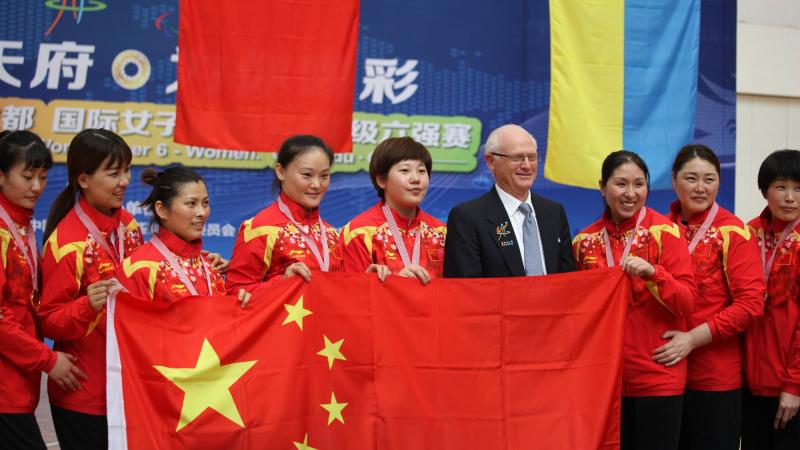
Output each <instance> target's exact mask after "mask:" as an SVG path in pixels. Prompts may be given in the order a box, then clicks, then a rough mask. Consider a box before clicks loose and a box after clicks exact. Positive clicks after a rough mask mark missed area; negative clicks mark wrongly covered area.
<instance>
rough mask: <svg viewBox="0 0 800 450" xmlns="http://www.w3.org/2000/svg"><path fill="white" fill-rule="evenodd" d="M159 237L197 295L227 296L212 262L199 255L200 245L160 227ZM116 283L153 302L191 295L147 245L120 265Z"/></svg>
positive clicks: (173, 299) (166, 264)
mask: <svg viewBox="0 0 800 450" xmlns="http://www.w3.org/2000/svg"><path fill="white" fill-rule="evenodd" d="M158 237H159V238H161V241H162V242H164V245H165V246H166V247H167V249H169V250H170V251H172V253H174V254H175V256H176V259H177V260H178V263H179V264H180V265H181V266H182V267H183V268H184V270H186V272H187V273H188V275H189V281H191V282H192V285H193V286H194V288H195V289H196V290H197V294H198V295H208V296H213V295H226V292H225V280H223V279H222V275H220V273H219V272H217V271H216V270H214V269H213V268H212V266H211V260H210V259H209V258H208V257H207V256H204V255H201V254H200V250H202V248H203V242H202V241H201V240H200V239H198V240H197V241H194V242H191V243H190V242H186V241H184V240H183V239H181V238H179V237H177V236H175V235H174V234H172V233H170V232H169V231H167V230H166V229H165V228H163V227H161V229H160V230H159V231H158ZM203 261H205V263H206V264H207V267H208V273H209V275H210V276H211V292H209V291H208V283H207V282H206V277H205V272H204V270H203ZM117 280H119V281H120V283H122V285H123V286H125V288H127V289H128V291H129V292H130V293H131V295H134V296H136V297H139V298H141V299H144V300H149V301H156V302H174V301H175V300H178V299H181V298H183V297H188V296H190V295H192V294H191V292H189V290H188V289H187V288H186V286H185V285H184V284H183V282H182V281H181V279H180V277H179V276H178V274H177V273H176V272H175V271H174V270H173V269H172V267H171V266H170V265H169V264H168V263H167V261H165V260H164V257H163V256H162V255H161V253H160V252H159V251H158V250H157V249H156V247H155V246H154V245H153V244H152V243H151V242H148V243H146V244H144V245H142V246H141V247H139V248H138V249H136V250H135V251H134V252H133V253H132V254H131V255H130V256H129V257H127V258H125V260H124V261H123V262H122V267H120V268H119V270H117Z"/></svg>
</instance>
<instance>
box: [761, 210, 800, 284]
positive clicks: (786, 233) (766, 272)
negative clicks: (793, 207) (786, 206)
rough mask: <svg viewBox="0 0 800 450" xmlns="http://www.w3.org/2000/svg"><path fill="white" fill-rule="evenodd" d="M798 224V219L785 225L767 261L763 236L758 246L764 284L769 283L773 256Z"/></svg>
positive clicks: (799, 218) (773, 260)
mask: <svg viewBox="0 0 800 450" xmlns="http://www.w3.org/2000/svg"><path fill="white" fill-rule="evenodd" d="M798 223H800V217H798V218H797V219H794V222H792V223H790V224H788V225H786V228H784V229H783V232H781V238H780V240H778V243H777V244H775V247H774V248H773V249H772V255H770V257H769V261H768V260H767V236H766V233H765V234H764V239H763V240H762V241H761V242H760V243H759V244H760V245H759V246H760V247H761V268H762V269H763V270H764V282H765V283H769V273H770V271H771V270H772V264H773V263H774V262H775V255H777V254H778V249H780V247H781V245H782V244H783V242H784V241H786V239H788V238H789V235H790V234H791V233H792V230H794V227H796V226H797V224H798Z"/></svg>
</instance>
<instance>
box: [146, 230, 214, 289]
mask: <svg viewBox="0 0 800 450" xmlns="http://www.w3.org/2000/svg"><path fill="white" fill-rule="evenodd" d="M150 242H151V243H152V244H153V246H154V247H155V248H156V250H158V252H159V253H161V255H162V256H164V259H166V260H167V263H168V264H169V265H170V266H172V269H173V270H175V273H177V274H178V278H180V279H181V282H182V283H183V284H184V285H185V286H186V289H188V290H189V293H190V294H192V295H200V294H198V293H197V289H196V288H195V287H194V284H193V283H192V281H191V280H190V279H189V274H188V273H187V272H186V269H184V268H183V266H181V264H180V262H178V258H177V257H176V256H175V253H172V252H171V251H170V250H169V249H168V248H167V246H166V245H164V242H163V241H162V240H161V238H159V237H158V236H153V237H152V238H151V239H150ZM200 263H201V264H202V265H203V276H205V278H206V286H207V287H208V295H214V294H213V291H212V290H211V274H210V273H209V271H208V264H207V263H206V261H205V260H204V259H203V257H202V256H201V257H200Z"/></svg>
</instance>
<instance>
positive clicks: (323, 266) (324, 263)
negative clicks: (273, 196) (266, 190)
mask: <svg viewBox="0 0 800 450" xmlns="http://www.w3.org/2000/svg"><path fill="white" fill-rule="evenodd" d="M278 209H280V210H281V212H282V213H283V215H284V216H286V218H287V219H289V220H290V221H291V222H292V223H293V224H294V226H295V227H297V229H298V230H299V231H300V234H301V235H302V236H303V240H305V241H306V245H308V248H309V250H311V253H313V254H314V257H315V258H316V259H317V263H318V264H319V269H320V270H321V271H323V272H327V271H328V268H329V267H330V253H329V252H328V230H327V229H326V228H325V224H324V223H322V216H320V217H319V235H320V239H319V240H320V241H321V242H322V254H321V255H320V251H319V248H318V247H317V243H316V242H314V239H313V238H311V234H310V233H309V232H310V231H311V230H310V228H311V227H308V226H306V225H300V224H299V223H297V220H295V219H294V216H293V215H292V212H291V211H290V210H289V207H288V206H286V203H283V199H281V198H280V196H278Z"/></svg>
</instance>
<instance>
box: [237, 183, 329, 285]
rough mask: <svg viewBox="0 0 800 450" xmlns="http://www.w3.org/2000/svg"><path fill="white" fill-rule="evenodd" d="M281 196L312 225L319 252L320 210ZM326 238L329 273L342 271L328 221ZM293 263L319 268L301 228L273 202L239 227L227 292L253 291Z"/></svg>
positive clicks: (299, 218) (296, 214) (298, 217)
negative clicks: (307, 209)
mask: <svg viewBox="0 0 800 450" xmlns="http://www.w3.org/2000/svg"><path fill="white" fill-rule="evenodd" d="M280 195H281V198H282V199H283V202H284V203H286V206H288V207H289V210H290V211H291V212H292V215H294V218H295V220H297V222H298V223H299V224H301V225H307V226H310V227H311V238H312V239H313V240H314V242H315V243H316V244H317V248H318V249H319V250H320V252H321V251H322V245H321V244H320V242H321V241H320V239H321V237H320V229H319V223H318V220H319V209H314V210H311V211H306V210H305V209H304V208H303V207H302V206H300V205H299V204H298V203H296V202H295V201H294V200H292V199H290V198H289V197H287V196H286V195H285V194H283V193H281V194H280ZM323 223H324V224H325V227H326V230H327V232H326V238H327V239H328V251H329V252H330V267H329V271H330V272H341V270H342V249H341V247H340V246H339V234H338V233H337V232H336V229H335V228H333V227H332V226H331V225H330V224H328V223H327V222H324V221H323ZM296 262H304V263H305V264H306V265H307V266H308V268H309V269H310V270H312V271H318V270H320V267H319V263H317V259H316V258H315V257H314V254H313V253H312V252H311V250H309V248H308V246H307V245H306V243H305V240H304V239H303V237H302V235H301V234H300V231H299V230H298V229H297V227H295V226H294V224H293V223H292V222H291V221H290V220H289V219H288V218H287V217H286V216H285V215H284V214H283V213H282V212H281V211H280V209H278V203H277V202H275V203H273V204H271V205H269V206H268V207H266V208H264V209H263V210H261V212H259V213H258V214H256V216H255V217H253V218H251V219H247V220H245V221H244V223H242V225H241V226H240V227H239V234H237V235H236V243H235V244H234V246H233V255H232V256H231V264H230V267H229V268H228V272H227V273H226V275H227V286H228V293H230V294H236V293H238V292H239V289H244V290H246V291H248V292H252V291H253V289H255V288H257V287H259V286H261V285H262V284H263V283H264V282H266V281H268V280H270V279H272V278H274V277H276V276H282V275H283V273H284V272H285V271H286V268H287V267H289V266H290V265H291V264H294V263H296Z"/></svg>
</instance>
